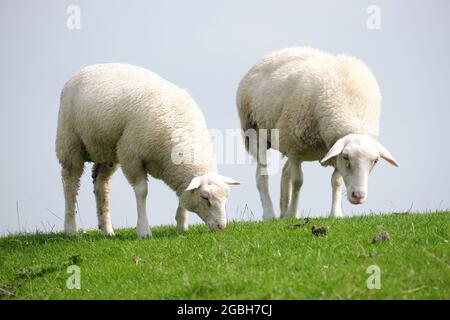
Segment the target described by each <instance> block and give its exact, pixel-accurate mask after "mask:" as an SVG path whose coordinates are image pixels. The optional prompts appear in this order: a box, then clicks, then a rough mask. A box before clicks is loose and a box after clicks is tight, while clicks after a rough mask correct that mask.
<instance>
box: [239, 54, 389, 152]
mask: <svg viewBox="0 0 450 320" xmlns="http://www.w3.org/2000/svg"><path fill="white" fill-rule="evenodd" d="M380 103H381V96H380V92H379V88H378V85H377V82H376V80H375V77H374V76H373V75H372V73H371V72H370V70H369V69H368V68H367V67H366V65H365V64H364V63H363V62H361V61H360V60H357V59H355V58H352V57H349V56H345V55H332V54H328V53H325V52H322V51H320V50H317V49H312V48H287V49H283V50H280V51H276V52H274V53H271V54H269V55H266V56H265V57H263V58H262V59H260V60H259V62H257V63H256V65H255V66H253V67H252V68H251V69H250V71H249V72H248V73H247V74H246V75H245V76H244V78H243V79H242V81H241V83H240V85H239V89H238V93H237V105H238V110H239V115H240V120H241V125H242V129H243V130H247V129H251V128H253V129H279V130H280V131H279V134H280V141H279V150H280V152H282V153H284V154H286V155H291V156H302V157H303V158H308V159H309V160H319V159H321V157H323V156H324V155H325V154H326V152H327V151H328V149H329V148H330V147H331V146H332V145H333V144H334V143H335V142H336V141H337V140H338V139H339V138H341V137H343V136H345V135H347V134H350V133H360V134H366V135H368V136H370V137H372V138H377V136H378V123H379V115H380Z"/></svg>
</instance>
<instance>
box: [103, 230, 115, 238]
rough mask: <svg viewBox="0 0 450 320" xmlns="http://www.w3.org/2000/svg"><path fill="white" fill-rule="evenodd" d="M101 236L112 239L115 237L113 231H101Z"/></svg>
mask: <svg viewBox="0 0 450 320" xmlns="http://www.w3.org/2000/svg"><path fill="white" fill-rule="evenodd" d="M102 234H103V235H104V236H105V237H114V236H115V235H116V234H115V233H114V231H113V230H105V231H103V230H102Z"/></svg>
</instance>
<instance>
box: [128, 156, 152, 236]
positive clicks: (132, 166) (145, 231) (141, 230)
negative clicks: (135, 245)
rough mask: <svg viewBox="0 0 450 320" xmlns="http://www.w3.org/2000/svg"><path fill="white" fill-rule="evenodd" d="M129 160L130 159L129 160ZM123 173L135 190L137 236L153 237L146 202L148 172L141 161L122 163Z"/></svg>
mask: <svg viewBox="0 0 450 320" xmlns="http://www.w3.org/2000/svg"><path fill="white" fill-rule="evenodd" d="M127 160H128V159H127ZM121 166H122V171H123V173H124V174H125V176H126V177H127V179H128V182H130V184H131V186H132V187H133V189H134V194H135V196H136V203H137V213H138V220H137V226H136V229H137V234H138V237H139V238H149V237H151V236H152V234H151V231H150V229H149V226H148V220H147V208H146V200H147V193H148V186H147V172H146V170H145V168H144V166H143V165H142V162H141V161H140V160H136V161H121Z"/></svg>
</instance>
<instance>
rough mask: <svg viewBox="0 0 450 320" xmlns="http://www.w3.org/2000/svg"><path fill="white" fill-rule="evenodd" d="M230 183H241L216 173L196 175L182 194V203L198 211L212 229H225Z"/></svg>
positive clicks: (186, 207) (187, 207) (187, 208)
mask: <svg viewBox="0 0 450 320" xmlns="http://www.w3.org/2000/svg"><path fill="white" fill-rule="evenodd" d="M229 184H240V183H239V182H238V181H236V180H234V179H231V178H227V177H224V176H221V175H218V174H215V173H214V174H206V175H204V176H200V177H195V178H193V179H192V181H191V183H190V184H189V186H188V187H187V188H186V190H185V191H184V192H183V193H182V194H181V196H180V205H181V206H182V207H183V208H184V209H186V210H189V211H192V212H195V213H197V214H198V215H199V217H200V218H201V219H202V220H203V221H204V222H205V223H206V224H207V225H208V227H209V228H210V229H213V230H215V229H224V228H225V227H226V225H227V214H226V210H225V203H226V201H227V199H228V194H229V192H230V188H229V186H228V185H229Z"/></svg>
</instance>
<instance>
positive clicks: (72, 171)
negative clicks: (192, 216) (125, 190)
mask: <svg viewBox="0 0 450 320" xmlns="http://www.w3.org/2000/svg"><path fill="white" fill-rule="evenodd" d="M183 152H184V153H185V154H184V157H183V156H180V154H182V153H183ZM189 152H190V153H191V154H190V155H189ZM56 155H57V158H58V160H59V163H60V164H61V167H62V172H61V175H62V180H63V187H64V196H65V223H64V230H65V233H66V234H68V235H74V234H76V232H77V227H76V221H75V203H76V197H77V193H78V189H79V183H80V182H79V181H80V177H81V175H82V173H83V170H84V163H85V162H93V163H94V166H93V170H92V178H93V184H94V193H95V198H96V203H97V216H98V224H99V229H100V230H101V232H102V233H103V234H105V235H108V236H113V235H114V231H113V228H112V225H111V220H110V212H109V211H110V210H109V180H110V178H111V176H112V174H113V173H114V172H115V171H116V170H117V168H118V167H119V166H120V167H121V168H122V171H123V173H124V175H125V176H126V178H127V180H128V181H129V183H130V184H131V186H132V187H133V189H134V193H135V196H136V202H137V213H138V220H137V233H138V236H139V237H151V231H150V230H149V226H148V220H147V214H146V197H147V174H149V175H150V176H152V177H154V178H156V179H160V180H162V181H164V182H165V183H166V184H167V185H168V186H169V187H170V188H171V189H173V190H174V191H175V192H176V194H177V196H178V198H179V204H178V208H177V211H176V221H177V228H178V229H179V230H180V231H185V230H187V228H188V224H187V211H193V212H196V213H197V214H198V215H199V216H200V218H201V219H202V220H203V221H204V222H205V223H206V224H207V225H208V226H209V228H211V229H223V228H225V226H226V211H225V202H226V200H227V198H228V194H229V187H228V185H229V184H239V182H238V181H237V180H234V179H231V178H228V177H224V176H221V175H219V174H218V173H217V164H216V158H215V155H214V152H213V150H212V144H211V141H210V137H209V134H208V131H207V127H206V123H205V119H204V117H203V114H202V112H201V111H200V109H199V108H198V106H197V105H196V103H195V102H194V100H193V99H192V98H191V97H190V95H189V94H188V93H187V92H186V91H185V90H182V89H180V88H178V87H176V86H175V85H174V84H172V83H170V82H168V81H166V80H164V79H162V78H161V77H159V76H158V75H156V74H154V73H153V72H151V71H149V70H146V69H144V68H141V67H137V66H132V65H128V64H120V63H111V64H98V65H92V66H88V67H85V68H83V69H82V70H81V71H80V72H79V73H78V74H76V75H75V76H73V77H72V78H71V79H70V80H69V81H67V83H66V84H65V86H64V88H63V90H62V92H61V104H60V109H59V115H58V127H57V135H56ZM192 155H194V156H195V157H192ZM199 155H200V156H199Z"/></svg>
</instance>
